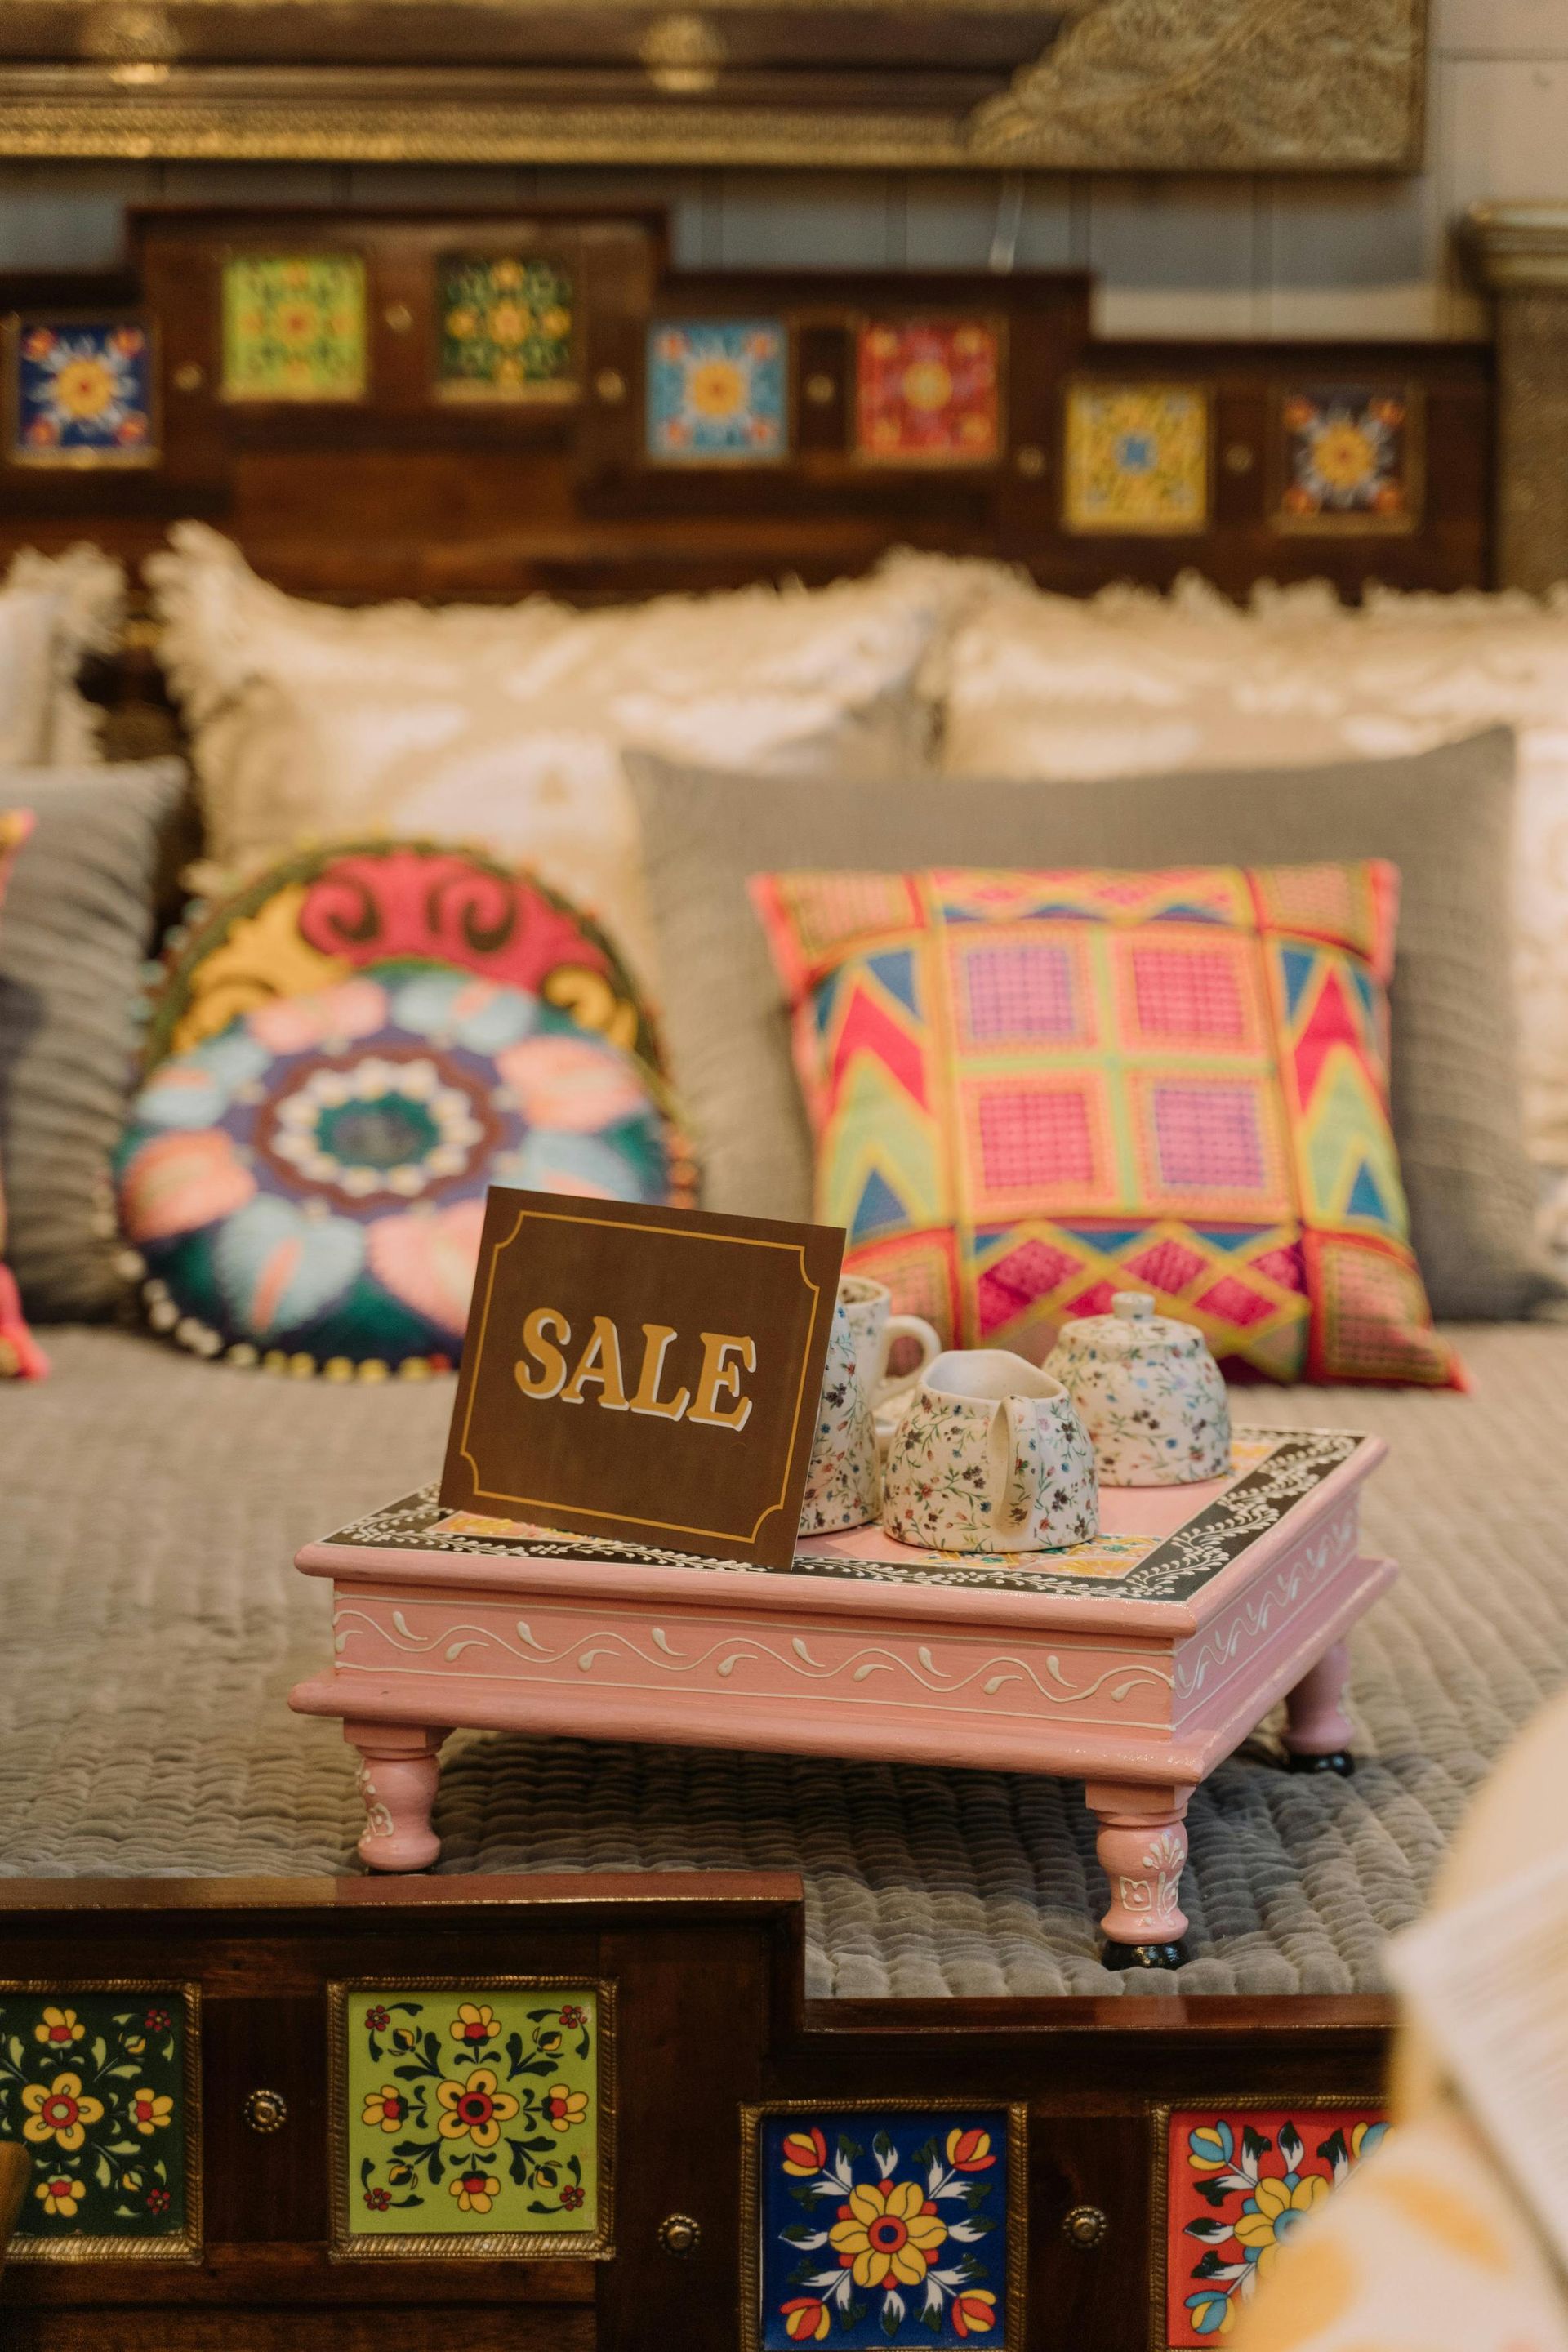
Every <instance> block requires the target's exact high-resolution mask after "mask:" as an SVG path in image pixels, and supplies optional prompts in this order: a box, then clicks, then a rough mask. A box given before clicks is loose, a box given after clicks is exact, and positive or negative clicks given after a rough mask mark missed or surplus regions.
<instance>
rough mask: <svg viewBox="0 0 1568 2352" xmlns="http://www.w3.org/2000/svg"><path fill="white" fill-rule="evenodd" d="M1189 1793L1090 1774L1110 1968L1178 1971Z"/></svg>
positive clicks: (1181, 1957)
mask: <svg viewBox="0 0 1568 2352" xmlns="http://www.w3.org/2000/svg"><path fill="white" fill-rule="evenodd" d="M1190 1793H1191V1791H1190V1790H1186V1789H1175V1788H1166V1789H1144V1788H1133V1787H1124V1786H1121V1785H1120V1784H1118V1783H1116V1782H1113V1781H1105V1780H1091V1781H1090V1782H1089V1786H1088V1788H1087V1789H1086V1790H1085V1791H1084V1794H1085V1796H1086V1797H1087V1799H1088V1801H1089V1811H1090V1812H1092V1813H1093V1814H1094V1815H1095V1817H1096V1819H1097V1820H1098V1822H1099V1823H1100V1834H1099V1836H1098V1837H1097V1838H1096V1840H1095V1847H1096V1851H1097V1852H1098V1853H1099V1855H1100V1867H1101V1868H1102V1869H1103V1871H1104V1873H1105V1875H1106V1877H1107V1878H1108V1879H1109V1880H1110V1910H1109V1911H1107V1913H1106V1915H1105V1916H1104V1918H1103V1919H1102V1920H1101V1921H1100V1926H1101V1927H1103V1928H1104V1930H1105V1934H1106V1938H1107V1941H1106V1947H1105V1954H1104V1958H1105V1965H1106V1967H1107V1968H1108V1969H1176V1968H1180V1967H1181V1965H1182V1962H1183V1961H1184V1959H1185V1958H1186V1954H1185V1952H1184V1950H1183V1948H1182V1937H1184V1935H1185V1934H1186V1931H1187V1915H1186V1913H1185V1912H1184V1910H1183V1909H1182V1906H1181V1901H1180V1895H1181V1885H1182V1871H1183V1867H1184V1864H1185V1862H1186V1859H1187V1832H1186V1831H1185V1829H1184V1826H1183V1816H1184V1814H1185V1812H1186V1810H1187V1799H1188V1796H1189V1795H1190Z"/></svg>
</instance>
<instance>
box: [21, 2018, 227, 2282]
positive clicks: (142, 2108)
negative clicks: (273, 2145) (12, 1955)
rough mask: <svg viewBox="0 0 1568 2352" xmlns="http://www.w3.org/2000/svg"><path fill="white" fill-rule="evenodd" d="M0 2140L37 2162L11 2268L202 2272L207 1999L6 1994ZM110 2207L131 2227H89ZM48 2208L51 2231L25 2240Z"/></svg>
mask: <svg viewBox="0 0 1568 2352" xmlns="http://www.w3.org/2000/svg"><path fill="white" fill-rule="evenodd" d="M19 2010H20V2011H23V2012H24V2013H23V2014H22V2015H21V2016H18V2015H17V2014H16V2012H17V2011H19ZM68 2110H69V2112H67V2111H68ZM165 2133H166V2134H167V2135H168V2146H167V2147H163V2143H162V2141H161V2135H163V2134H165ZM0 2137H6V2138H16V2139H19V2140H21V2142H22V2144H23V2145H24V2146H25V2147H27V2149H28V2152H29V2154H30V2155H31V2156H32V2158H33V2159H34V2163H33V2175H32V2179H30V2180H29V2182H28V2185H27V2193H26V2196H25V2198H24V2200H23V2212H22V2215H21V2217H20V2219H19V2220H18V2222H17V2225H16V2235H15V2236H14V2237H13V2239H12V2241H11V2244H10V2248H9V2259H10V2260H11V2261H12V2262H17V2263H106V2262H113V2263H149V2262H157V2263H169V2262H175V2263H194V2262H198V2261H199V2260H200V2259H201V2253H202V2112H201V1988H200V1986H199V1985H195V1984H189V1983H174V1984H171V1983H169V1982H167V1981H166V1980H163V1979H142V1978H139V1977H137V1978H132V1977H100V1978H96V1979H89V1980H77V1979H70V1980H68V1981H67V1980H62V1979H58V1978H45V1979H9V1980H6V1981H4V1982H0ZM176 2150H177V2154H176V2153H175V2152H174V2151H176ZM51 2163H52V2164H53V2165H54V2166H55V2168H56V2169H53V2170H51ZM104 2200H109V2208H110V2210H109V2218H111V2219H113V2220H115V2221H125V2222H127V2223H128V2224H129V2225H130V2226H128V2227H126V2228H123V2229H110V2230H105V2229H101V2228H100V2229H94V2228H92V2227H91V2222H92V2221H93V2218H94V2208H95V2207H96V2206H97V2205H99V2204H100V2203H102V2202H103V2201H104ZM40 2207H41V2210H42V2212H43V2213H44V2214H45V2215H47V2217H48V2221H50V2222H52V2223H53V2224H54V2225H55V2226H54V2227H53V2228H49V2227H47V2226H46V2227H45V2228H43V2229H38V2228H31V2229H30V2228H29V2226H28V2223H29V2220H30V2218H31V2217H32V2215H33V2213H34V2212H35V2210H37V2208H40ZM138 2209H139V2210H138ZM142 2214H145V2217H146V2226H144V2227H143V2226H139V2225H140V2223H141V2221H142ZM78 2215H80V2217H81V2225H82V2226H81V2227H80V2229H79V2230H78V2229H76V2228H75V2226H74V2225H75V2224H76V2221H77V2217H78ZM160 2221H162V2223H163V2226H162V2227H159V2226H158V2224H159V2223H160Z"/></svg>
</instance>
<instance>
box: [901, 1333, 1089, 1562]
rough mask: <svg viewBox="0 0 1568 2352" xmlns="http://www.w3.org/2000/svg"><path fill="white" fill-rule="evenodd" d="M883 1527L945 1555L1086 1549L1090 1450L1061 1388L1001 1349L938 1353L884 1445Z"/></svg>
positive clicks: (1038, 1370) (1068, 1399) (952, 1350)
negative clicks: (1076, 1546)
mask: <svg viewBox="0 0 1568 2352" xmlns="http://www.w3.org/2000/svg"><path fill="white" fill-rule="evenodd" d="M882 1525H883V1526H884V1527H885V1528H887V1530H888V1533H889V1535H890V1536H894V1537H896V1538H897V1539H898V1541H899V1542H900V1543H907V1544H918V1545H924V1546H931V1547H934V1548H935V1549H938V1550H943V1551H985V1552H1003V1551H1058V1550H1062V1549H1066V1547H1067V1546H1068V1545H1070V1544H1079V1543H1089V1542H1091V1541H1092V1540H1093V1538H1095V1537H1096V1536H1097V1535H1098V1534H1099V1533H1100V1490H1099V1487H1098V1486H1097V1485H1096V1483H1095V1475H1094V1454H1093V1451H1092V1449H1091V1447H1090V1445H1089V1440H1088V1438H1087V1437H1086V1436H1085V1435H1084V1432H1083V1424H1082V1423H1081V1422H1080V1421H1079V1417H1078V1415H1077V1413H1076V1412H1074V1411H1073V1408H1072V1401H1071V1399H1070V1398H1069V1397H1068V1393H1067V1391H1066V1390H1065V1389H1064V1388H1063V1387H1062V1385H1061V1382H1060V1381H1054V1380H1052V1379H1051V1378H1050V1376H1049V1374H1048V1373H1046V1372H1042V1371H1041V1370H1040V1369H1039V1367H1038V1365H1037V1364H1030V1363H1026V1361H1025V1360H1024V1359H1023V1357H1022V1356H1014V1355H1010V1354H1009V1353H1008V1351H1007V1350H1006V1349H1005V1348H971V1349H950V1350H949V1351H948V1353H947V1354H946V1355H942V1356H939V1357H938V1358H937V1360H936V1361H935V1362H934V1363H933V1364H931V1365H929V1366H928V1367H927V1370H926V1373H925V1377H924V1378H923V1379H922V1381H921V1384H920V1387H919V1388H918V1389H917V1390H916V1391H915V1399H914V1402H913V1403H912V1404H911V1405H910V1409H909V1412H908V1413H907V1414H906V1415H905V1417H904V1419H903V1420H902V1421H901V1422H900V1424H899V1427H898V1429H897V1431H896V1432H895V1433H894V1437H893V1442H892V1444H891V1446H890V1447H889V1453H888V1468H887V1476H886V1484H885V1491H884V1495H883V1502H882Z"/></svg>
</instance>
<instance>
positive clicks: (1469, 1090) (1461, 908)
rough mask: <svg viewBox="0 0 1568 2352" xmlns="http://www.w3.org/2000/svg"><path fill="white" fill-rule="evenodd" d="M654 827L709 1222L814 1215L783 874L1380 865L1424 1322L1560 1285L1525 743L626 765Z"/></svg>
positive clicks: (1495, 1307) (1527, 1302) (1397, 1083)
mask: <svg viewBox="0 0 1568 2352" xmlns="http://www.w3.org/2000/svg"><path fill="white" fill-rule="evenodd" d="M627 766H628V769H629V771H630V772H631V775H632V781H633V785H634V788H635V790H636V793H637V802H638V806H639V810H640V814H641V818H642V827H643V837H644V844H645V853H646V857H647V878H648V891H649V897H650V900H651V904H652V909H653V919H654V927H655V931H656V935H657V938H658V951H659V961H660V966H661V979H662V986H663V993H664V1027H665V1036H666V1041H667V1044H668V1051H669V1056H670V1063H671V1068H672V1073H673V1076H674V1079H675V1084H676V1087H677V1089H678V1091H679V1094H680V1097H681V1098H682V1104H683V1108H684V1110H685V1115H686V1118H687V1120H688V1122H689V1127H690V1129H691V1130H692V1133H693V1136H694V1139H695V1141H696V1145H697V1149H698V1152H699V1156H700V1160H701V1162H702V1166H703V1171H704V1173H703V1183H704V1199H705V1201H706V1202H707V1205H708V1206H709V1207H710V1208H713V1209H721V1210H731V1211H737V1212H741V1213H750V1214H752V1215H757V1216H774V1217H806V1216H809V1215H810V1213H811V1144H810V1138H809V1135H808V1133H807V1130H806V1125H805V1113H804V1109H803V1108H802V1104H801V1099H800V1095H799V1091H798V1089H797V1087H796V1086H795V1076H794V1070H793V1067H792V1064H791V1060H790V1052H789V1034H788V1026H787V1023H786V1020H785V1016H784V1010H783V1006H782V1003H781V1000H780V995H779V991H778V987H777V984H776V982H775V980H774V977H773V967H772V964H771V962H770V961H769V957H768V952H767V949H766V946H765V945H764V943H763V935H762V932H761V929H760V928H759V927H758V924H757V922H756V920H755V919H754V917H753V916H752V910H751V906H750V903H749V901H748V899H747V897H746V892H745V879H746V877H747V876H748V875H751V874H756V873H763V872H767V871H769V870H771V869H778V868H784V867H791V866H794V867H814V866H815V867H841V868H845V869H851V870H858V871H862V872H864V871H875V870H885V869H894V870H899V869H910V868H915V867H920V866H941V865H949V866H954V865H963V866H1131V867H1150V866H1182V865H1245V866H1292V865H1307V864H1311V863H1313V862H1314V861H1316V860H1319V859H1324V858H1352V857H1388V858H1392V859H1393V860H1394V863H1395V864H1396V865H1397V866H1399V869H1400V873H1401V877H1402V887H1401V896H1400V921H1399V944H1398V956H1397V965H1396V969H1395V973H1394V988H1393V993H1392V1012H1393V1024H1394V1071H1393V1084H1394V1130H1395V1133H1396V1136H1397V1138H1398V1142H1399V1150H1400V1157H1401V1161H1402V1164H1403V1167H1404V1171H1405V1190H1406V1192H1407V1194H1408V1196H1409V1202H1410V1222H1411V1237H1412V1240H1413V1242H1414V1244H1415V1251H1416V1254H1417V1255H1418V1257H1419V1258H1420V1261H1421V1266H1422V1271H1423V1273H1424V1274H1425V1276H1426V1286H1427V1289H1428V1292H1429V1293H1430V1296H1431V1300H1432V1305H1433V1308H1434V1310H1435V1311H1436V1313H1437V1314H1438V1315H1441V1316H1449V1317H1455V1316H1458V1317H1473V1318H1513V1317H1518V1316H1521V1315H1525V1314H1528V1313H1529V1312H1530V1311H1531V1308H1532V1307H1534V1306H1536V1305H1538V1304H1539V1303H1540V1302H1541V1301H1542V1300H1543V1299H1545V1298H1549V1297H1561V1296H1562V1286H1561V1285H1560V1284H1559V1283H1558V1282H1557V1281H1556V1280H1555V1278H1554V1277H1553V1276H1552V1275H1551V1274H1550V1273H1548V1272H1547V1271H1546V1269H1545V1267H1544V1265H1543V1264H1542V1261H1541V1259H1540V1258H1539V1256H1538V1255H1537V1251H1536V1246H1535V1242H1534V1237H1533V1232H1532V1213H1533V1202H1534V1179H1533V1175H1532V1172H1531V1167H1530V1164H1529V1162H1528V1160H1527V1159H1526V1157H1525V1151H1524V1142H1523V1134H1522V1129H1521V1110H1520V1087H1519V1078H1518V1072H1517V1066H1516V1059H1515V1043H1514V1008H1513V995H1512V986H1511V980H1510V942H1511V935H1512V917H1511V911H1510V878H1509V877H1510V843H1511V835H1512V822H1513V739H1512V737H1511V735H1510V733H1509V732H1508V730H1506V729H1504V728H1496V729H1493V730H1489V732H1488V733H1486V734H1484V735H1477V736H1473V737H1471V738H1470V739H1469V740H1468V741H1466V742H1463V743H1453V744H1447V745H1445V746H1443V747H1442V748H1441V749H1439V750H1437V751H1426V752H1422V753H1420V754H1419V755H1416V756H1414V757H1411V758H1406V759H1396V760H1369V761H1343V762H1340V763H1337V764H1335V765H1334V766H1332V767H1327V768H1309V769H1292V770H1289V771H1270V772H1264V773H1260V772H1258V771H1256V770H1246V771H1228V772H1222V773H1212V774H1205V775H1177V776H1136V777H1118V778H1113V779H1110V780H1107V781H1101V782H1093V783H1082V784H1063V783H1043V784H1042V783H1026V782H1008V783H984V784H983V783H974V782H954V781H952V780H949V779H945V778H942V777H940V776H921V777H916V778H911V779H910V781H909V782H907V783H902V784H899V785H896V786H884V785H869V784H857V785H855V786H854V787H853V788H850V787H847V786H839V785H834V784H831V783H810V782H778V781H773V780H770V781H769V782H768V784H767V785H766V787H765V789H764V788H763V787H761V786H759V785H758V784H757V783H756V782H754V781H753V780H752V779H750V778H747V777H742V776H722V775H713V774H709V773H705V772H700V771H691V770H687V769H682V768H675V767H671V766H669V765H668V764H667V763H665V762H664V761H657V760H654V759H650V758H647V757H644V756H640V755H637V756H633V757H632V758H630V759H629V760H628V761H627Z"/></svg>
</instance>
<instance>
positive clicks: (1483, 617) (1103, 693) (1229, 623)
mask: <svg viewBox="0 0 1568 2352" xmlns="http://www.w3.org/2000/svg"><path fill="white" fill-rule="evenodd" d="M924 683H925V686H926V688H927V689H928V690H929V691H930V692H931V694H932V696H933V697H934V698H936V699H937V700H938V701H939V702H940V704H941V709H942V729H943V748H942V765H943V767H944V769H945V771H946V772H947V773H948V774H950V775H952V776H954V777H970V776H974V777H991V776H1027V777H1031V778H1035V779H1044V778H1047V777H1062V778H1069V777H1084V776H1100V775H1125V774H1128V773H1130V772H1140V771H1143V770H1154V769H1166V770H1175V771H1178V772H1180V771H1183V770H1186V769H1196V768H1203V769H1208V768H1242V767H1245V768H1262V767H1294V766H1297V765H1302V766H1306V765H1311V764H1315V763H1316V762H1318V761H1325V760H1337V759H1342V758H1344V757H1346V756H1347V755H1348V756H1350V757H1352V758H1356V759H1372V758H1381V757H1384V756H1385V755H1388V754H1390V753H1394V752H1409V751H1425V750H1426V749H1427V748H1428V747H1429V746H1431V745H1433V744H1436V743H1444V742H1452V741H1454V740H1457V739H1458V738H1459V737H1461V736H1464V735H1467V734H1470V733H1472V732H1474V730H1477V729H1478V728H1482V727H1489V726H1494V725H1503V726H1510V727H1512V728H1513V729H1514V730H1515V732H1516V734H1517V736H1518V740H1519V795H1518V804H1517V854H1516V857H1515V862H1514V867H1513V919H1514V924H1515V927H1516V928H1515V934H1514V941H1515V975H1516V983H1517V986H1518V988H1519V992H1520V1017H1521V1075H1522V1078H1523V1084H1524V1108H1525V1125H1526V1132H1527V1136H1528V1138H1529V1142H1530V1148H1531V1151H1532V1153H1533V1155H1534V1156H1535V1158H1536V1159H1538V1160H1542V1162H1544V1163H1545V1164H1547V1165H1549V1166H1552V1167H1557V1168H1568V591H1564V590H1561V589H1560V590H1558V591H1556V592H1555V593H1553V595H1552V596H1551V597H1549V598H1548V599H1546V600H1545V601H1544V602H1537V601H1536V600H1535V599H1534V598H1532V597H1530V596H1526V595H1522V594H1520V593H1508V594H1505V595H1496V596H1482V595H1461V596H1433V595H1418V594H1402V593H1395V592H1393V591H1389V590H1383V589H1377V588H1373V589H1372V590H1371V591H1369V593H1368V596H1367V600H1366V603H1365V604H1364V605H1363V606H1362V607H1360V608H1352V607H1348V606H1345V605H1342V604H1340V603H1339V602H1338V601H1337V599H1336V598H1335V596H1334V594H1333V592H1332V590H1331V589H1330V588H1329V587H1327V585H1326V584H1324V583H1321V582H1317V583H1308V584H1305V585H1303V586H1300V587H1294V588H1287V589H1279V588H1274V587H1271V586H1267V585H1265V586H1262V587H1259V588H1258V589H1256V590H1255V591H1254V593H1253V599H1252V604H1251V605H1250V607H1249V608H1248V609H1247V610H1245V611H1241V610H1238V609H1237V607H1236V606H1235V605H1233V604H1229V603H1227V602H1226V599H1225V598H1224V597H1222V596H1220V595H1219V594H1218V593H1216V592H1215V590H1214V589H1212V588H1209V587H1207V586H1205V583H1203V582H1201V581H1198V580H1195V579H1188V580H1185V581H1183V582H1181V583H1179V584H1178V586H1177V587H1176V588H1175V589H1174V590H1173V592H1172V593H1171V594H1170V595H1169V596H1168V597H1163V596H1158V595H1155V594H1153V593H1151V592H1148V591H1144V590H1137V589H1130V588H1121V589H1112V590H1108V591H1106V592H1105V593H1102V594H1101V595H1099V596H1097V597H1094V598H1092V599H1090V600H1089V601H1088V602H1079V601H1077V600H1074V599H1072V598H1069V597H1065V596H1054V595H1047V594H1042V593H1039V592H1038V591H1037V590H1035V589H1033V588H1032V587H1029V586H1028V585H1026V584H1024V583H1019V582H1018V581H1017V580H1016V579H1015V580H1012V581H1008V582H1003V583H997V585H996V586H995V587H994V590H993V593H991V594H990V595H988V596H987V597H985V599H984V602H983V603H979V604H974V605H973V606H972V608H971V610H970V612H969V614H968V615H967V617H966V618H965V619H964V620H963V621H962V622H961V624H960V625H959V626H958V627H957V628H956V629H955V630H954V632H953V633H952V636H951V638H950V639H949V640H947V641H946V643H945V644H944V645H943V646H941V647H939V648H937V649H936V650H935V651H934V653H933V656H932V660H931V663H930V664H928V667H927V671H926V675H925V680H924Z"/></svg>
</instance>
